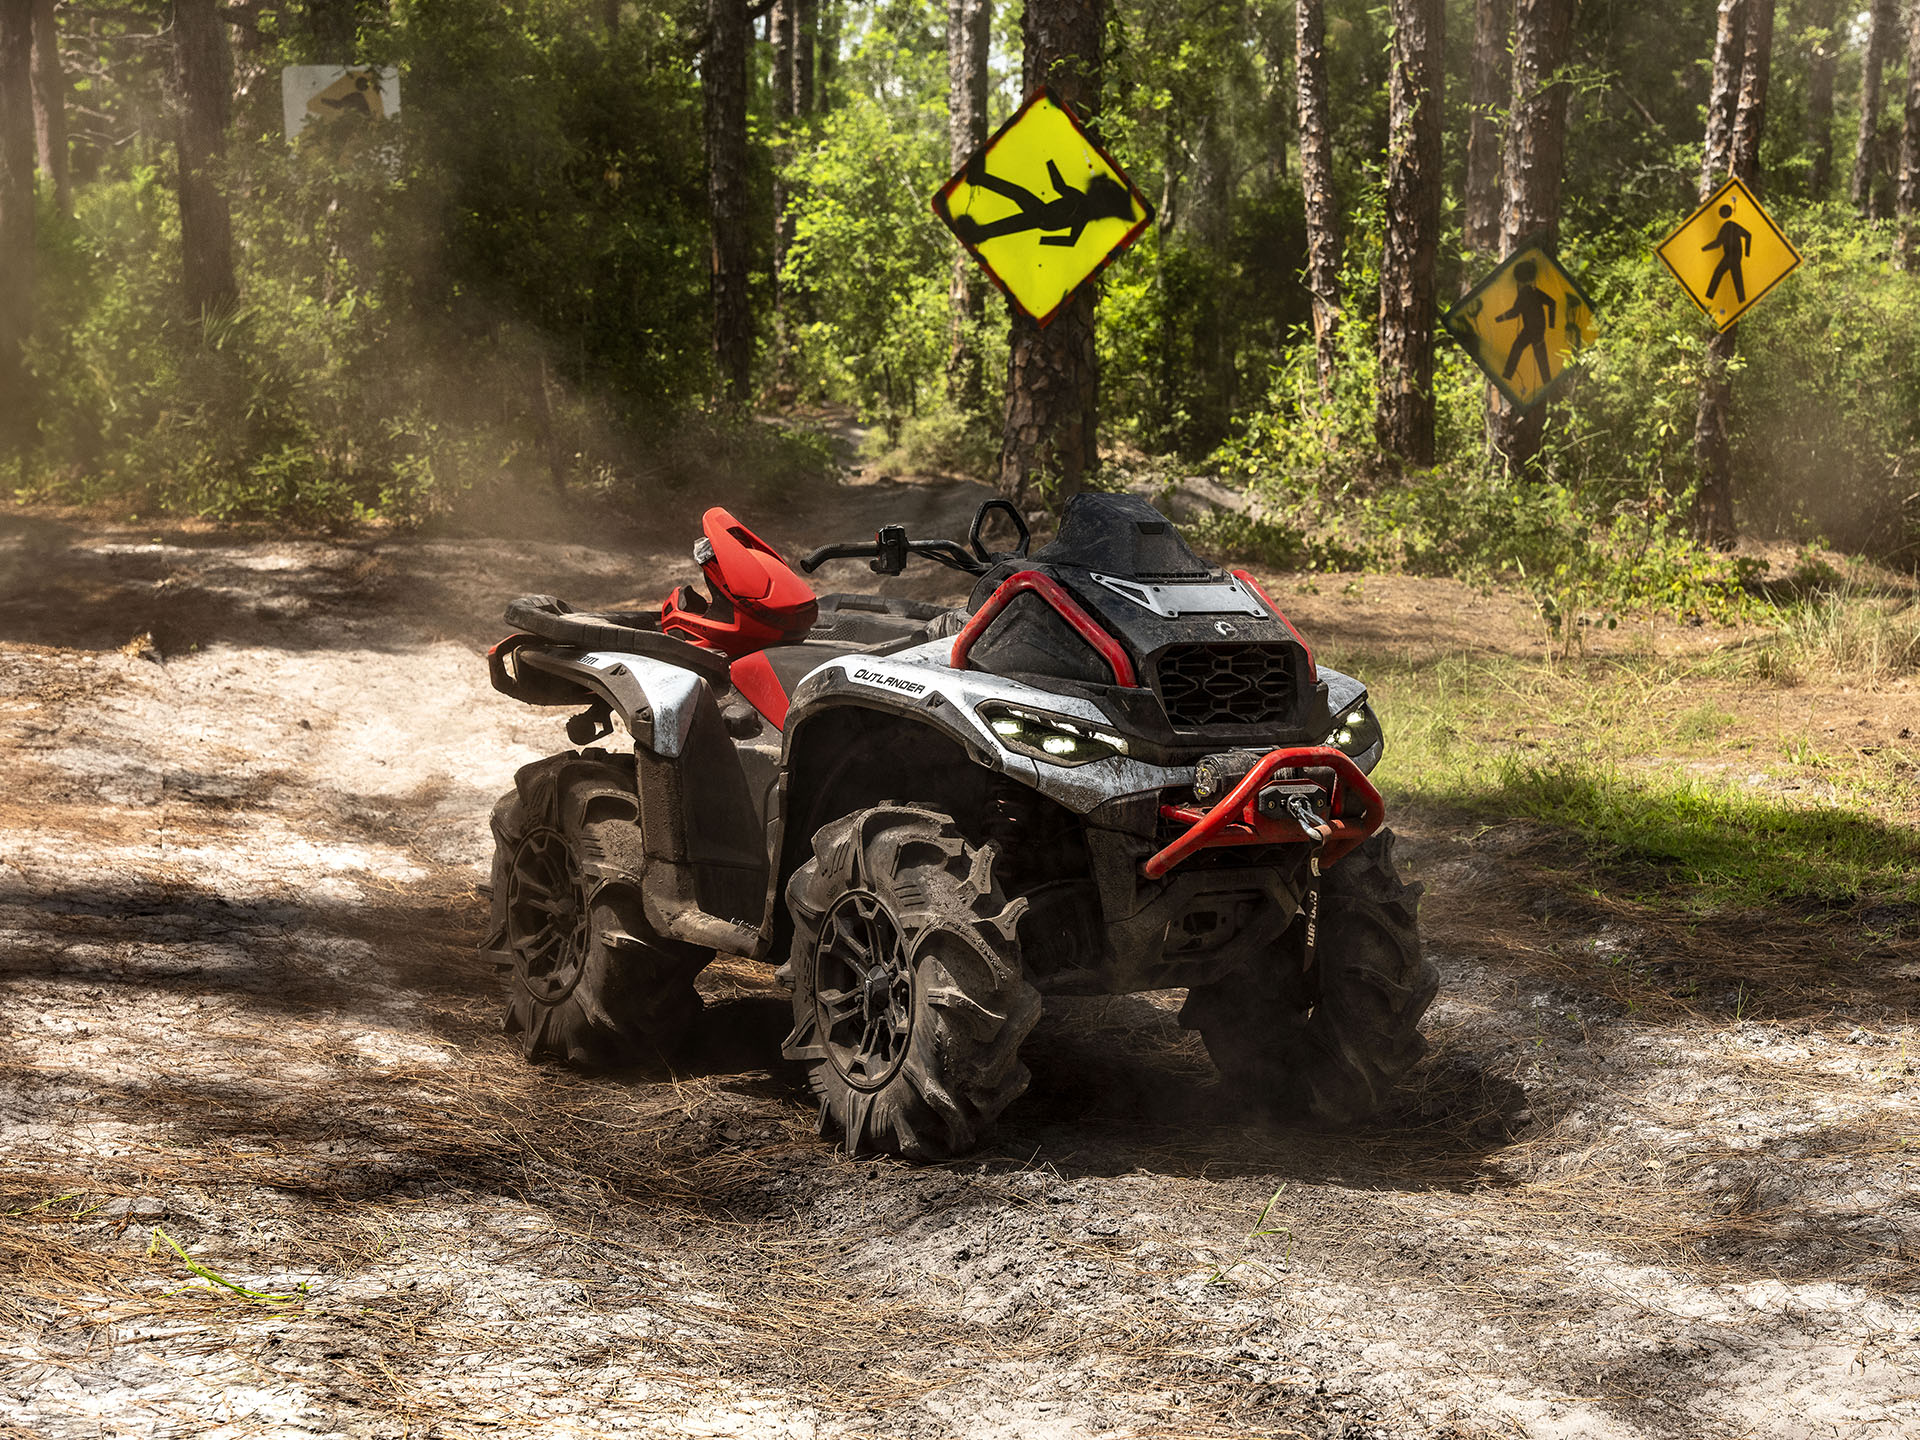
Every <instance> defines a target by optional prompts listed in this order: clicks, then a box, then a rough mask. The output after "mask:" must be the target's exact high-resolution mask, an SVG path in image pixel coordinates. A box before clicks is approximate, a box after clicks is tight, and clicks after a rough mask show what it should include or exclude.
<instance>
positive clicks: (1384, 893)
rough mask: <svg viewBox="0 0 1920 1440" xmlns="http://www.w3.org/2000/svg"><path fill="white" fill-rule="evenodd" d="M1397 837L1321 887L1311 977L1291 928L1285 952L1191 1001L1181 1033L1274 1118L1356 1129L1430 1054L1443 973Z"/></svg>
mask: <svg viewBox="0 0 1920 1440" xmlns="http://www.w3.org/2000/svg"><path fill="white" fill-rule="evenodd" d="M1393 839H1394V837H1393V832H1392V831H1390V830H1381V831H1378V832H1377V833H1375V834H1374V835H1372V836H1371V837H1369V838H1368V839H1367V840H1366V841H1365V842H1364V843H1363V844H1362V845H1360V847H1359V848H1358V849H1356V850H1354V851H1353V852H1352V853H1351V854H1349V855H1347V856H1346V857H1345V858H1344V859H1342V860H1341V861H1340V862H1339V863H1338V864H1336V865H1333V866H1331V867H1330V868H1329V869H1328V870H1327V873H1326V874H1325V876H1323V877H1322V879H1321V888H1320V921H1319V926H1318V936H1317V941H1316V945H1315V956H1314V962H1313V966H1312V968H1311V969H1309V970H1307V971H1306V972H1305V974H1304V975H1303V974H1302V969H1301V967H1302V962H1303V958H1304V957H1303V954H1302V952H1303V950H1304V946H1305V927H1304V924H1303V923H1302V922H1301V921H1295V923H1294V924H1293V926H1292V927H1291V928H1289V929H1288V931H1287V933H1286V934H1285V935H1284V936H1283V937H1282V939H1281V942H1280V944H1281V952H1280V953H1279V954H1277V955H1271V956H1265V957H1261V958H1259V959H1256V960H1255V961H1253V962H1252V963H1250V964H1248V965H1246V966H1243V967H1242V968H1241V969H1239V970H1237V971H1235V972H1234V973H1233V974H1231V975H1228V976H1226V977H1225V978H1224V979H1222V980H1219V981H1217V982H1216V983H1214V984H1212V985H1199V986H1195V987H1194V988H1193V989H1192V990H1190V991H1189V992H1188V993H1187V1001H1186V1004H1185V1005H1184V1006H1183V1007H1182V1008H1181V1011H1180V1023H1181V1024H1182V1025H1183V1026H1185V1027H1186V1028H1187V1029H1190V1030H1198V1031H1199V1032H1200V1035H1201V1038H1202V1039H1203V1040H1205V1041H1206V1045H1207V1053H1208V1054H1209V1055H1211V1056H1212V1057H1213V1062H1214V1065H1215V1066H1216V1067H1217V1068H1218V1069H1219V1071H1220V1074H1221V1078H1222V1079H1223V1080H1225V1081H1226V1082H1227V1084H1228V1085H1229V1086H1230V1087H1231V1088H1232V1089H1234V1090H1235V1091H1237V1092H1239V1093H1240V1094H1241V1095H1242V1096H1243V1097H1245V1098H1246V1099H1247V1100H1249V1101H1251V1102H1253V1103H1254V1104H1256V1105H1258V1106H1260V1107H1261V1108H1264V1109H1267V1110H1270V1111H1271V1112H1273V1113H1274V1114H1276V1115H1280V1116H1293V1117H1299V1116H1305V1117H1307V1118H1310V1119H1312V1120H1314V1121H1316V1122H1318V1123H1319V1124H1322V1125H1327V1126H1345V1125H1353V1124H1356V1123H1358V1122H1360V1121H1362V1120H1364V1119H1366V1118H1367V1117H1368V1116H1369V1115H1372V1114H1374V1113H1375V1112H1376V1111H1377V1110H1379V1109H1380V1107H1381V1106H1382V1105H1383V1104H1384V1103H1385V1102H1386V1099H1387V1096H1388V1094H1389V1093H1390V1092H1391V1091H1392V1089H1393V1087H1394V1085H1395V1084H1396V1083H1398V1081H1399V1080H1400V1079H1401V1077H1402V1076H1404V1075H1405V1074H1406V1073H1407V1071H1408V1070H1410V1069H1411V1068H1412V1067H1413V1065H1414V1063H1415V1062H1416V1061H1417V1060H1419V1058H1420V1057H1421V1056H1422V1055H1423V1054H1425V1053H1426V1048H1427V1046H1426V1040H1425V1039H1424V1038H1423V1037H1422V1036H1421V1034H1420V1030H1419V1025H1420V1018H1421V1016H1423V1015H1425V1014H1426V1012H1427V1007H1428V1006H1429V1005H1430V1004H1432V1003H1433V997H1434V993H1435V991H1436V990H1437V989H1438V988H1439V973H1438V972H1437V971H1436V970H1435V969H1434V966H1433V962H1431V961H1430V960H1428V959H1427V958H1426V956H1425V954H1424V953H1423V951H1422V949H1421V945H1420V930H1419V926H1418V923H1417V915H1416V911H1417V908H1418V905H1419V899H1420V890H1421V887H1420V886H1419V885H1408V884H1403V883H1402V882H1401V879H1400V875H1399V872H1398V871H1397V870H1396V869H1395V868H1394V864H1393Z"/></svg>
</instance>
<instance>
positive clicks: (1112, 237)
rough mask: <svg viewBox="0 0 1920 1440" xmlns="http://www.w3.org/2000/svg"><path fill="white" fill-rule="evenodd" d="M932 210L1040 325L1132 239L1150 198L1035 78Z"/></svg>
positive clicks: (1149, 210)
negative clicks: (1017, 105) (1034, 85)
mask: <svg viewBox="0 0 1920 1440" xmlns="http://www.w3.org/2000/svg"><path fill="white" fill-rule="evenodd" d="M933 213H934V214H935V215H937V216H939V217H940V219H941V220H942V221H943V222H944V223H945V224H946V226H947V228H948V229H950V230H952V231H953V233H954V236H955V238H957V239H958V240H959V241H960V243H961V244H962V245H964V246H966V248H967V250H968V252H969V253H970V254H972V256H973V257H974V259H975V260H977V261H979V262H980V267H981V268H982V269H983V270H985V271H986V272H987V275H988V277H989V278H990V279H991V280H992V281H993V283H994V284H996V285H998V286H999V287H1000V289H1001V290H1003V291H1005V292H1006V295H1007V298H1008V299H1009V300H1011V301H1012V302H1013V303H1014V305H1015V306H1016V307H1018V308H1019V309H1020V310H1021V311H1022V312H1023V313H1024V314H1026V315H1027V316H1029V317H1030V318H1031V319H1033V320H1034V321H1035V322H1037V323H1038V324H1040V325H1043V326H1044V325H1045V324H1047V322H1048V321H1050V320H1052V319H1053V317H1054V316H1055V315H1057V314H1058V313H1059V312H1060V308H1061V307H1062V306H1063V305H1065V304H1066V303H1067V301H1068V299H1070V298H1071V297H1072V295H1073V293H1074V292H1075V291H1076V290H1078V289H1079V288H1080V287H1081V286H1082V285H1084V284H1086V283H1087V281H1089V280H1091V279H1092V278H1093V277H1094V276H1095V275H1097V274H1099V273H1100V271H1101V270H1102V269H1103V268H1104V267H1105V266H1106V265H1108V264H1109V263H1110V262H1111V261H1112V260H1113V257H1114V256H1116V255H1118V254H1119V253H1120V252H1121V251H1122V250H1124V249H1126V248H1127V247H1128V246H1129V245H1131V244H1132V243H1133V242H1134V241H1135V240H1137V239H1139V238H1140V235H1141V233H1142V232H1143V231H1144V230H1145V229H1146V228H1147V225H1148V223H1149V222H1150V221H1151V220H1152V219H1153V206H1152V205H1150V204H1149V203H1147V197H1146V196H1144V195H1142V194H1141V193H1140V191H1139V189H1138V187H1136V186H1135V185H1134V183H1133V181H1131V180H1129V179H1128V178H1127V172H1126V171H1124V170H1122V169H1121V168H1120V162H1119V161H1117V160H1115V159H1114V158H1113V156H1111V155H1109V154H1108V153H1107V152H1106V150H1104V149H1103V148H1102V147H1101V146H1100V144H1099V143H1098V142H1097V141H1096V140H1094V138H1093V137H1092V136H1091V135H1089V134H1087V130H1086V127H1085V126H1084V125H1082V124H1081V123H1080V117H1079V116H1077V115H1075V114H1074V113H1073V110H1072V108H1071V107H1070V106H1068V104H1067V103H1066V101H1064V100H1062V99H1061V98H1060V97H1059V96H1057V95H1055V94H1054V93H1053V91H1051V90H1050V89H1048V88H1047V87H1045V86H1041V87H1040V88H1038V89H1036V90H1035V91H1034V92H1033V93H1032V94H1031V95H1029V96H1028V97H1027V101H1026V103H1025V104H1024V105H1022V106H1021V107H1020V108H1019V109H1018V110H1017V111H1015V112H1014V115H1013V118H1012V119H1010V120H1008V121H1007V123H1006V124H1004V125H1002V126H1001V127H1000V128H999V129H998V130H996V131H995V132H994V133H993V135H992V137H991V138H990V139H989V140H988V141H987V143H986V144H985V145H983V146H981V147H980V149H979V150H977V151H975V152H974V154H973V155H972V157H971V158H969V159H968V161H967V163H966V165H965V166H964V167H962V169H961V171H960V173H959V174H957V175H955V176H954V177H953V178H952V179H951V180H949V181H947V183H946V184H945V185H943V186H941V187H940V190H939V192H938V193H936V194H935V195H934V197H933Z"/></svg>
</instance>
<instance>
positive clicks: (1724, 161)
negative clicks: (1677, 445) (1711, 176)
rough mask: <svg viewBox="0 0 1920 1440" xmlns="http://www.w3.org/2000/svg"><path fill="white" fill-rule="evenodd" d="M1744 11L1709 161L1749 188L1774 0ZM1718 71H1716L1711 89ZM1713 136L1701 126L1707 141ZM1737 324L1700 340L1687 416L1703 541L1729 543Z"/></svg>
mask: <svg viewBox="0 0 1920 1440" xmlns="http://www.w3.org/2000/svg"><path fill="white" fill-rule="evenodd" d="M1739 4H1740V8H1741V10H1742V11H1743V12H1744V13H1743V14H1742V16H1741V24H1742V33H1741V47H1740V57H1739V64H1738V67H1737V70H1736V72H1735V75H1733V76H1729V77H1727V83H1728V84H1729V85H1730V86H1731V88H1732V91H1733V94H1734V97H1735V99H1734V111H1733V116H1734V118H1733V125H1732V128H1731V130H1730V132H1729V133H1728V135H1727V139H1726V148H1725V150H1724V152H1723V153H1722V154H1720V155H1718V156H1714V155H1711V154H1710V155H1709V157H1708V158H1709V159H1710V160H1718V161H1719V162H1720V164H1721V165H1722V166H1723V167H1724V168H1725V169H1727V170H1730V171H1731V172H1732V173H1733V174H1734V175H1736V176H1738V177H1739V179H1740V180H1741V182H1742V183H1743V184H1745V185H1746V186H1747V187H1748V188H1749V189H1752V190H1757V189H1758V188H1759V185H1760V136H1761V132H1762V130H1763V129H1764V128H1765V126H1766V118H1767V86H1768V81H1769V78H1770V76H1771V72H1772V67H1773V8H1774V0H1739ZM1721 83H1722V77H1721V76H1720V75H1719V73H1718V71H1717V70H1716V73H1715V77H1714V88H1715V92H1716V94H1717V93H1718V91H1719V88H1720V85H1721ZM1713 140H1714V134H1713V131H1712V130H1711V128H1709V130H1708V141H1709V144H1710V145H1711V143H1712V142H1713ZM1739 330H1740V327H1739V325H1738V323H1737V322H1736V323H1735V324H1733V325H1729V326H1728V327H1727V328H1726V329H1725V330H1722V331H1721V332H1720V333H1719V334H1718V335H1715V336H1714V337H1713V339H1712V341H1710V342H1709V343H1708V345H1707V370H1706V375H1705V377H1704V378H1703V379H1702V381H1701V384H1700V408H1699V410H1698V412H1697V413H1696V415H1695V417H1694V426H1693V451H1694V461H1695V463H1696V465H1697V466H1698V467H1699V471H1700V486H1699V489H1698V490H1697V491H1696V492H1695V495H1694V510H1693V523H1694V529H1695V531H1696V532H1697V533H1698V534H1699V536H1700V537H1701V538H1702V539H1703V540H1709V541H1711V542H1713V543H1714V544H1717V545H1730V544H1732V543H1733V540H1734V537H1735V534H1736V532H1735V529H1734V519H1733V454H1732V448H1731V445H1730V443H1729V439H1728V433H1727V431H1728V421H1729V417H1730V415H1731V413H1732V409H1733V387H1732V383H1731V379H1730V369H1729V367H1730V365H1731V362H1732V360H1733V357H1734V352H1735V351H1736V350H1737V349H1738V347H1739V338H1740V337H1739Z"/></svg>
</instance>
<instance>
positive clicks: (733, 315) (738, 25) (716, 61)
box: [700, 0, 753, 404]
mask: <svg viewBox="0 0 1920 1440" xmlns="http://www.w3.org/2000/svg"><path fill="white" fill-rule="evenodd" d="M700 88H701V90H702V92H703V95H704V100H705V107H706V142H707V220H708V225H709V229H710V233H711V237H712V238H711V244H712V268H711V272H710V273H711V277H712V280H711V284H712V292H713V364H714V374H715V379H716V381H717V383H718V384H719V386H720V389H721V391H722V393H723V394H724V395H725V396H726V398H727V399H728V400H731V401H733V402H734V403H735V404H743V403H745V401H746V399H747V393H748V389H749V386H750V384H751V382H752V369H753V312H752V310H751V309H749V308H748V296H747V261H748V254H749V251H748V236H747V7H746V5H745V4H744V3H742V0H707V43H706V48H705V51H704V53H703V54H702V55H701V57H700Z"/></svg>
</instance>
